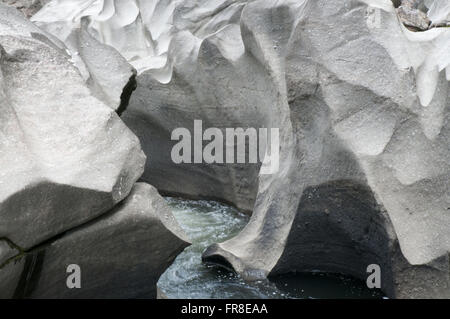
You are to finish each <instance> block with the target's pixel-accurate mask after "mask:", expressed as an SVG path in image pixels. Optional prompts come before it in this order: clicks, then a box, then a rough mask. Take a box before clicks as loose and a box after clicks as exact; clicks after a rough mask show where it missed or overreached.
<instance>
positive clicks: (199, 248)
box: [158, 197, 383, 299]
mask: <svg viewBox="0 0 450 319" xmlns="http://www.w3.org/2000/svg"><path fill="white" fill-rule="evenodd" d="M166 200H167V202H168V204H169V206H170V207H171V208H172V210H173V213H174V215H175V218H176V219H177V220H178V222H179V224H180V225H181V227H182V228H183V229H184V230H185V232H186V233H187V234H188V236H189V238H190V239H191V240H192V245H191V246H190V247H188V248H186V249H185V250H184V252H182V253H181V254H180V255H179V256H178V257H177V258H176V260H175V261H174V263H173V264H172V266H171V267H170V268H169V269H168V270H167V271H166V272H165V273H164V274H163V275H162V276H161V278H160V279H159V282H158V287H159V288H160V290H161V291H162V292H164V294H165V295H166V296H167V297H168V298H179V299H196V298H207V299H210V298H217V299H230V298H235V299H252V298H279V299H280V298H302V299H305V298H382V297H383V295H382V293H381V292H380V291H377V290H370V289H368V288H367V287H366V285H365V283H364V282H362V281H359V280H356V279H353V278H348V277H345V276H340V275H332V274H324V273H306V274H292V275H285V276H282V277H276V278H273V279H271V281H269V280H265V281H257V282H251V283H249V282H245V281H244V280H242V279H241V278H240V277H239V276H238V275H236V274H235V273H233V272H229V271H227V270H225V269H223V268H220V267H217V266H211V265H205V264H203V263H202V261H201V255H202V253H203V251H204V250H205V249H206V248H207V247H208V246H209V245H210V244H213V243H217V242H222V241H224V240H226V239H228V238H230V237H233V236H235V235H236V234H237V233H238V232H239V231H240V230H241V229H242V228H243V227H244V226H245V225H246V224H247V222H248V219H249V217H248V216H246V215H244V214H242V213H240V212H239V211H237V210H236V209H234V208H232V207H229V206H227V205H223V204H220V203H217V202H213V201H204V200H200V201H193V200H185V199H178V198H171V197H167V198H166Z"/></svg>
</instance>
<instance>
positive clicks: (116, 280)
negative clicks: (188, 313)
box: [0, 183, 189, 298]
mask: <svg viewBox="0 0 450 319" xmlns="http://www.w3.org/2000/svg"><path fill="white" fill-rule="evenodd" d="M188 245H189V242H188V239H187V237H186V235H185V234H184V232H183V231H182V229H181V228H180V226H179V225H178V224H177V222H176V221H175V219H174V217H173V215H172V212H171V211H170V208H169V207H168V206H167V205H166V203H165V200H164V199H163V198H162V197H161V196H160V195H159V194H158V192H157V190H156V189H155V188H154V187H152V186H150V185H148V184H144V183H137V184H136V185H135V186H134V187H133V190H132V191H131V193H130V195H129V196H128V197H127V198H126V199H125V200H124V201H123V202H122V203H121V204H120V205H118V206H117V207H116V208H114V209H113V210H112V211H111V212H108V213H107V214H105V215H103V216H101V217H100V218H98V219H95V220H93V221H92V222H90V223H88V224H85V225H82V226H80V227H78V228H76V229H73V230H71V231H70V232H68V233H66V234H64V235H63V236H62V237H61V238H59V239H56V240H55V241H52V242H51V243H48V244H46V245H44V246H43V247H39V248H37V249H35V250H33V251H30V252H27V253H25V254H24V255H23V256H22V257H20V258H17V259H15V260H13V261H11V262H10V263H8V264H7V265H6V266H4V268H2V269H1V270H0V282H2V283H4V282H6V284H4V285H3V284H2V289H0V298H11V297H14V298H135V297H144V298H156V283H157V281H158V279H159V277H160V276H161V274H162V273H163V272H164V271H165V269H166V268H167V267H169V266H170V264H171V263H172V261H173V260H174V259H175V257H176V256H177V255H178V254H179V253H180V252H181V251H182V250H183V249H184V248H185V247H186V246H188ZM73 264H75V265H77V266H79V267H80V269H81V280H80V282H81V288H79V289H69V288H68V287H67V283H66V282H67V278H68V276H69V275H70V273H67V272H66V270H67V267H68V266H69V265H73Z"/></svg>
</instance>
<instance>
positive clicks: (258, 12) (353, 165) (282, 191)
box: [203, 1, 450, 298]
mask: <svg viewBox="0 0 450 319" xmlns="http://www.w3.org/2000/svg"><path fill="white" fill-rule="evenodd" d="M366 3H367V5H365V4H363V3H361V2H360V3H358V2H355V3H352V4H349V3H346V4H344V3H341V2H330V1H305V2H303V5H302V6H300V7H298V8H295V6H294V5H289V4H290V2H289V1H285V2H283V3H280V2H279V1H278V2H276V1H264V2H263V1H255V2H252V3H251V4H249V5H247V7H246V8H245V9H244V11H243V14H242V21H241V29H242V33H243V40H244V43H246V44H247V43H249V45H248V46H247V47H248V48H249V49H250V50H251V52H252V53H253V55H254V56H255V57H260V59H261V61H263V63H264V64H265V65H267V67H268V68H271V70H272V71H273V77H274V79H275V81H277V82H278V83H280V94H279V97H280V103H279V105H281V106H282V108H280V109H277V108H275V107H274V108H273V111H274V114H273V115H272V118H276V114H281V118H280V122H279V124H278V125H279V127H280V128H282V129H283V132H282V133H281V136H282V140H281V153H280V156H281V159H280V160H281V163H282V164H281V167H280V172H279V173H278V174H275V175H273V176H271V177H267V178H264V179H262V180H261V181H260V185H259V189H260V192H259V194H258V198H257V200H256V204H255V209H254V214H253V216H252V218H251V220H250V222H249V225H247V227H246V228H245V229H244V230H243V231H242V232H241V233H240V234H239V235H238V236H236V237H235V238H232V239H230V240H228V241H226V242H224V243H220V244H216V245H213V246H211V247H210V248H208V249H207V251H206V252H205V253H204V256H203V258H204V259H205V260H207V261H213V262H219V263H225V264H227V265H230V264H231V265H232V266H233V268H234V269H235V270H237V271H238V272H239V273H240V274H242V275H243V276H244V277H246V278H248V279H259V278H261V277H266V276H273V275H278V274H282V273H286V272H291V271H310V270H317V269H319V270H322V271H329V272H342V273H349V274H351V275H353V276H355V277H359V278H361V279H363V280H366V278H367V276H368V274H367V273H366V269H367V266H368V265H370V264H378V265H380V266H381V269H382V288H383V290H384V292H385V293H386V294H387V295H388V296H389V297H397V298H449V297H450V289H449V287H450V281H449V274H450V269H449V267H450V266H449V264H448V256H449V252H450V237H449V234H450V233H449V229H450V219H449V215H448V208H449V207H450V197H449V192H448V189H450V184H449V180H450V178H449V176H450V167H449V165H448V163H449V160H448V159H449V157H450V153H449V148H448V140H449V137H450V136H449V134H450V129H449V122H448V117H449V114H450V112H449V107H450V103H449V101H450V100H449V83H448V81H447V79H448V77H447V79H446V77H445V71H444V70H443V69H440V70H442V71H443V72H441V73H439V72H438V73H437V75H436V76H437V80H436V84H437V87H436V90H435V91H434V95H433V97H432V99H431V101H430V102H429V104H428V106H427V107H425V106H423V105H422V103H421V99H420V94H421V92H420V90H417V89H416V86H415V85H414V83H415V82H416V81H419V84H420V85H422V84H421V83H420V79H419V80H418V78H417V77H416V78H415V77H414V72H412V71H411V69H410V68H408V67H405V66H406V65H405V64H403V63H402V62H400V61H401V60H400V58H401V56H402V55H403V56H405V55H407V54H408V52H410V50H412V47H410V49H408V46H409V45H411V42H410V41H411V39H412V38H410V33H405V32H408V31H407V30H406V31H405V30H404V29H403V28H402V26H400V25H399V24H398V22H397V17H396V16H395V11H394V10H393V8H392V6H391V5H390V4H389V5H388V3H387V2H386V3H385V5H382V4H380V3H375V1H366ZM371 4H373V6H372V5H371ZM286 7H287V8H290V10H291V11H289V10H288V9H286ZM289 12H291V14H290V15H289V14H287V13H289ZM336 12H339V13H340V14H339V15H338V16H339V18H336V19H333V18H331V17H332V16H336ZM282 14H284V15H282ZM282 16H283V19H282V18H281V17H282ZM287 17H290V19H289V18H287ZM325 17H326V18H325ZM336 17H337V16H336ZM344 17H345V18H344ZM262 21H285V22H286V24H285V25H280V26H279V28H278V29H277V32H274V29H273V27H272V26H271V25H270V24H263V23H262ZM323 21H327V23H323ZM377 21H383V24H378V23H377ZM288 22H289V23H288ZM355 26H358V28H355ZM244 31H245V33H244ZM435 31H437V30H435ZM435 31H433V32H435ZM439 32H440V33H439V34H440V36H441V37H442V38H441V39H442V40H443V39H447V36H448V33H445V32H446V31H439ZM426 34H427V36H430V37H434V36H435V35H434V34H432V33H426ZM427 36H425V37H427ZM394 39H395V40H394ZM422 39H423V38H422ZM445 41H447V40H445ZM275 42H277V43H283V42H284V43H285V45H284V46H282V48H285V50H282V52H283V54H282V55H277V54H276V52H274V50H273V48H272V47H271V46H270V45H269V43H275ZM393 43H395V45H394V44H393ZM395 46H396V47H395ZM442 48H443V47H442ZM422 50H425V49H422ZM428 53H430V52H428ZM444 60H445V58H444ZM444 60H442V61H444ZM430 63H431V62H430ZM445 63H446V62H445ZM445 63H444V65H448V64H445ZM444 69H445V67H444ZM447 74H448V72H447ZM422 75H423V74H422ZM422 75H420V74H418V76H419V78H420V76H422ZM280 79H282V80H280ZM284 81H285V82H284ZM283 92H287V94H284V93H283ZM422 100H423V101H424V100H425V99H422ZM430 106H431V108H430ZM432 110H435V111H432ZM437 110H439V111H437ZM425 225H426V226H425ZM285 234H288V236H285Z"/></svg>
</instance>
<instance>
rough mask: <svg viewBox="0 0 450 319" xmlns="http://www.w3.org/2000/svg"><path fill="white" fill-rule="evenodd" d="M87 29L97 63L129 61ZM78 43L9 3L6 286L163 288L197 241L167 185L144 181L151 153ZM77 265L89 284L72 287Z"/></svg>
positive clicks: (5, 20) (88, 290)
mask: <svg viewBox="0 0 450 319" xmlns="http://www.w3.org/2000/svg"><path fill="white" fill-rule="evenodd" d="M80 37H81V38H82V39H83V43H82V44H83V45H86V44H87V45H89V46H90V47H89V49H86V50H85V51H83V57H85V56H87V57H88V59H87V60H89V61H93V60H94V59H97V60H96V61H97V65H96V66H95V68H98V66H99V64H100V62H99V61H100V60H99V59H100V58H102V59H103V60H102V61H103V63H104V64H106V65H110V66H111V67H113V66H115V65H116V64H115V62H116V61H117V59H116V57H117V58H120V59H122V60H123V63H124V64H126V65H128V64H127V62H126V61H125V60H124V59H123V58H122V57H121V56H120V55H119V54H118V53H117V52H116V51H114V52H113V49H112V48H109V47H107V48H104V45H102V44H100V43H96V42H93V40H92V42H89V41H91V39H89V38H87V37H84V35H83V34H81V35H80ZM91 50H95V52H96V53H97V54H99V56H97V57H95V56H94V55H95V54H94V51H91ZM67 52H68V50H67V49H66V47H65V46H64V44H63V43H62V42H59V41H58V40H56V38H54V37H52V36H50V35H49V34H47V33H46V32H44V31H42V30H40V29H39V28H37V27H36V26H35V25H33V24H32V23H31V22H29V21H28V20H26V19H25V18H24V16H23V15H22V14H21V13H20V12H19V11H17V10H16V9H14V8H13V7H9V6H5V5H4V4H0V109H1V115H0V154H1V156H0V278H1V279H0V295H1V297H11V296H13V297H37V298H39V297H64V296H66V297H88V296H90V297H95V296H97V297H116V296H120V297H133V296H136V294H139V293H148V295H147V296H148V297H152V296H153V297H156V290H155V289H156V281H157V279H158V278H159V275H160V274H161V273H162V272H163V271H164V269H166V268H167V267H168V265H170V263H171V262H172V260H173V259H174V258H175V256H176V255H177V254H178V253H179V252H180V251H181V250H182V249H183V248H184V247H185V246H186V240H184V235H183V233H182V232H181V231H180V229H179V228H178V227H177V226H176V223H175V222H174V221H173V217H172V216H171V213H170V211H169V209H168V208H167V207H166V206H165V204H164V202H163V199H162V198H161V197H160V196H159V195H158V194H157V192H156V190H155V189H153V188H152V187H150V186H148V185H142V184H137V185H136V186H134V185H135V182H136V180H137V179H138V178H139V177H140V176H141V175H142V172H143V170H144V163H145V155H144V153H143V152H142V149H141V146H140V142H139V140H138V138H137V137H136V136H135V135H134V134H133V133H132V132H131V131H130V130H129V129H128V128H127V127H126V125H125V124H124V123H123V122H122V120H121V119H120V118H119V116H118V115H117V114H116V112H114V110H113V109H114V108H115V106H114V105H113V104H109V105H107V104H105V103H107V102H105V101H106V99H105V101H102V100H100V99H98V98H96V97H95V96H94V95H93V94H92V90H90V89H89V88H88V87H87V86H86V83H85V79H83V77H82V76H81V74H80V72H79V70H78V69H77V68H76V67H75V66H74V65H73V63H72V61H71V60H70V56H69V55H68V54H67ZM111 52H113V54H112V53H111ZM90 56H92V59H91V57H90ZM108 58H111V59H110V60H108ZM105 59H106V60H105ZM128 67H129V70H132V68H131V67H130V66H129V65H128ZM90 70H92V69H90ZM112 70H114V69H112ZM105 80H106V81H103V82H102V83H103V84H104V83H107V84H108V83H109V82H108V79H105ZM128 80H129V79H127V81H128ZM112 86H115V84H112ZM115 87H116V89H117V88H118V87H117V86H115ZM91 89H92V88H91ZM120 89H121V90H122V87H120ZM121 92H122V91H121ZM115 93H116V92H114V94H115ZM115 102H117V100H114V99H111V101H110V103H115ZM133 186H134V191H133V192H132V194H131V195H130V196H129V197H127V196H128V195H129V193H130V191H131V190H132V188H133ZM178 236H181V238H179V237H178ZM156 239H158V240H156ZM161 239H162V241H160V240H161ZM44 255H45V258H44ZM68 263H69V264H70V263H74V264H77V263H80V265H81V266H82V267H83V268H84V269H85V270H84V271H85V274H84V276H85V278H86V279H87V280H86V281H85V289H84V290H83V289H80V290H74V291H72V290H68V289H67V286H65V278H66V277H67V273H66V271H65V267H67V264H68ZM40 279H41V281H39V280H40ZM152 291H153V292H152Z"/></svg>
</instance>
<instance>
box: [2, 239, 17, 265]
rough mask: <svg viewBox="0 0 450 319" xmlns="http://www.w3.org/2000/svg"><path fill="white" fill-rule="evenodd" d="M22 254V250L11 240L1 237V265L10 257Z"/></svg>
mask: <svg viewBox="0 0 450 319" xmlns="http://www.w3.org/2000/svg"><path fill="white" fill-rule="evenodd" d="M19 254H20V250H18V249H17V248H16V247H14V246H13V245H12V244H11V242H9V241H8V240H6V239H0V266H1V265H3V264H4V263H5V262H6V261H7V260H9V259H10V258H12V257H14V256H17V255H19Z"/></svg>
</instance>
